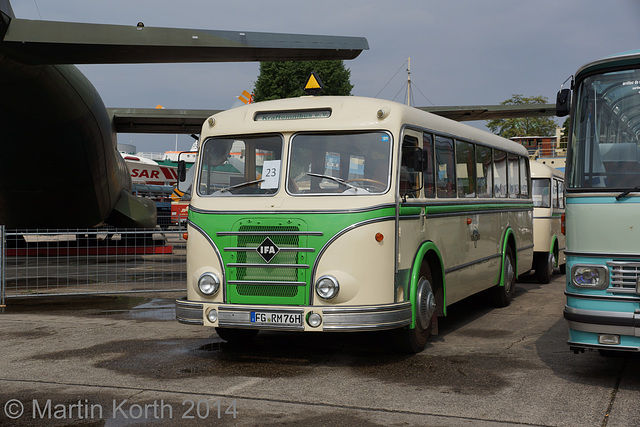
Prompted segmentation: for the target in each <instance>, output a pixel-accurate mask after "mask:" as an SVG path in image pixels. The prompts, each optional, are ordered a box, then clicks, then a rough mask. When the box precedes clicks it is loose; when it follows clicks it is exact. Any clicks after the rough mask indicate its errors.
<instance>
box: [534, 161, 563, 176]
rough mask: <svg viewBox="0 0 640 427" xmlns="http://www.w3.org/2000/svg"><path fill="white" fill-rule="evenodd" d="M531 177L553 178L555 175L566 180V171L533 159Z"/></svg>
mask: <svg viewBox="0 0 640 427" xmlns="http://www.w3.org/2000/svg"><path fill="white" fill-rule="evenodd" d="M530 167H531V178H551V177H552V176H555V177H556V178H560V179H562V180H564V173H563V172H562V171H560V170H558V169H556V168H552V167H551V166H548V165H545V164H544V163H540V162H536V161H532V162H530Z"/></svg>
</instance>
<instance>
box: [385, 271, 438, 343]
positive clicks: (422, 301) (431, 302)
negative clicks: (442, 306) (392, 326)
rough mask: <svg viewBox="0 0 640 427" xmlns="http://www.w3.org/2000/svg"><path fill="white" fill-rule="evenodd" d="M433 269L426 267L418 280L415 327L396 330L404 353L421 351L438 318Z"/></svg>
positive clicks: (398, 341) (397, 340)
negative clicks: (432, 275)
mask: <svg viewBox="0 0 640 427" xmlns="http://www.w3.org/2000/svg"><path fill="white" fill-rule="evenodd" d="M432 283H433V279H432V277H431V271H430V270H429V269H426V270H424V271H423V276H422V277H420V280H419V281H418V286H417V289H416V299H415V313H416V315H415V327H414V328H406V329H399V330H397V331H396V337H395V338H396V347H397V348H398V349H399V350H401V351H402V352H404V353H412V354H415V353H419V352H421V351H422V350H423V349H424V346H425V345H426V344H427V339H428V338H429V335H430V334H431V330H432V327H433V324H434V322H437V318H436V308H437V304H436V297H435V294H434V292H433V285H432Z"/></svg>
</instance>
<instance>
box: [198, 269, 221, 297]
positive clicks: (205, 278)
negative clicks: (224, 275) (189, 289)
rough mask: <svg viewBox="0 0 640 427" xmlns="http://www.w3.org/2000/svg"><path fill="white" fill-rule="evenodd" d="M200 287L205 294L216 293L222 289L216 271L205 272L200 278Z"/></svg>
mask: <svg viewBox="0 0 640 427" xmlns="http://www.w3.org/2000/svg"><path fill="white" fill-rule="evenodd" d="M198 289H199V290H200V292H202V294H203V295H207V296H210V295H214V294H215V293H216V292H218V289H220V279H218V276H216V275H215V274H214V273H204V274H203V275H202V276H200V278H199V279H198Z"/></svg>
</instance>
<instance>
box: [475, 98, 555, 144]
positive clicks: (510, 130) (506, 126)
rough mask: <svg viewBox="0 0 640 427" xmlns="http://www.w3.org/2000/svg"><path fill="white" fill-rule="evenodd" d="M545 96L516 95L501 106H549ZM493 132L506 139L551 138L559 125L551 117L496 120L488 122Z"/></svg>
mask: <svg viewBox="0 0 640 427" xmlns="http://www.w3.org/2000/svg"><path fill="white" fill-rule="evenodd" d="M547 103H548V101H547V98H546V97H544V96H532V97H524V96H522V95H520V94H514V95H513V96H512V97H511V98H509V99H507V100H506V101H503V102H501V103H500V104H501V105H521V104H547ZM487 127H488V128H489V129H490V130H491V132H493V133H495V134H496V135H500V136H502V137H504V138H513V137H515V136H551V135H555V133H556V127H557V124H556V122H555V120H554V119H552V118H551V117H519V118H515V119H494V120H489V122H487Z"/></svg>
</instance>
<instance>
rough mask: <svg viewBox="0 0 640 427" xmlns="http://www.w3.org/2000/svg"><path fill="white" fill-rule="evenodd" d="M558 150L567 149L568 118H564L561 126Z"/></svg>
mask: <svg viewBox="0 0 640 427" xmlns="http://www.w3.org/2000/svg"><path fill="white" fill-rule="evenodd" d="M558 142H559V144H558V148H567V143H568V142H569V117H567V118H566V120H565V121H564V123H563V124H562V131H561V132H560V141H558Z"/></svg>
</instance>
